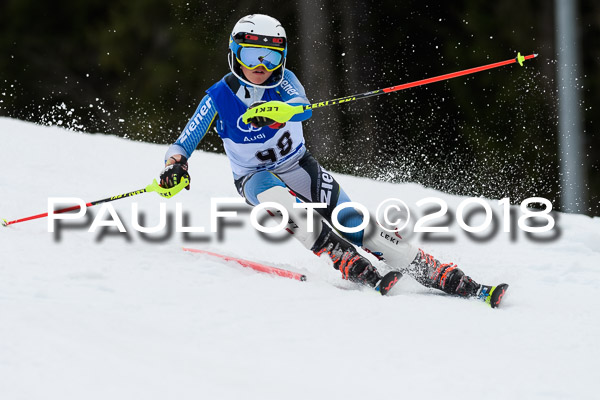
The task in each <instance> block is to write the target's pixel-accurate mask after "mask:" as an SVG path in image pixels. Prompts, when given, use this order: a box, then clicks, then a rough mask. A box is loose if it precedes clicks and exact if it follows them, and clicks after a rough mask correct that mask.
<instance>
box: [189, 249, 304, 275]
mask: <svg viewBox="0 0 600 400" xmlns="http://www.w3.org/2000/svg"><path fill="white" fill-rule="evenodd" d="M183 251H189V252H191V253H200V254H205V255H208V256H211V257H215V258H219V259H221V260H225V261H233V262H235V263H237V264H239V265H241V266H242V267H246V268H251V269H253V270H255V271H258V272H264V273H266V274H270V275H278V276H282V277H284V278H290V279H295V280H297V281H305V280H306V275H303V274H300V273H298V272H292V271H288V270H287V269H281V268H277V267H272V266H270V265H265V264H260V263H257V262H254V261H249V260H244V259H242V258H237V257H231V256H226V255H223V254H219V253H213V252H212V251H208V250H200V249H190V248H186V247H184V248H183Z"/></svg>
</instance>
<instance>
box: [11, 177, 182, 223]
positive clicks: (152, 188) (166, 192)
mask: <svg viewBox="0 0 600 400" xmlns="http://www.w3.org/2000/svg"><path fill="white" fill-rule="evenodd" d="M189 183H190V182H189V180H188V179H185V178H184V179H183V180H182V181H181V182H180V183H179V184H178V185H177V186H174V187H172V188H170V189H167V188H162V187H160V185H159V184H158V182H156V179H155V180H154V181H152V183H151V184H149V185H148V186H146V187H145V188H143V189H140V190H135V191H133V192H129V193H123V194H119V195H116V196H112V197H107V198H106V199H102V200H96V201H90V202H89V203H86V204H85V206H86V207H92V206H95V205H98V204H101V203H108V202H109V201H115V200H119V199H123V198H125V197H132V196H137V195H138V194H142V193H148V192H156V193H158V194H159V195H160V196H162V197H166V198H169V197H173V196H175V195H176V194H177V193H179V192H180V191H181V190H182V189H183V188H184V187H186V186H187V185H189ZM80 208H81V207H80V206H79V205H77V206H72V207H66V208H61V209H60V210H55V211H54V214H62V213H66V212H69V211H75V210H78V209H80ZM47 216H48V213H47V212H46V213H43V214H37V215H32V216H31V217H25V218H20V219H15V220H14V221H7V220H5V219H3V220H2V221H1V223H2V226H8V225H12V224H17V223H19V222H25V221H31V220H32V219H38V218H45V217H47Z"/></svg>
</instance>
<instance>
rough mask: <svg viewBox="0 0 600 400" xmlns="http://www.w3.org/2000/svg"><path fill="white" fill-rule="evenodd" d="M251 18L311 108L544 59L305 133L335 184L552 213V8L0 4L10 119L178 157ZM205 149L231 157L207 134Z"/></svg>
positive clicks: (591, 23)
mask: <svg viewBox="0 0 600 400" xmlns="http://www.w3.org/2000/svg"><path fill="white" fill-rule="evenodd" d="M579 5H580V7H579V10H578V14H579V34H580V38H581V48H582V49H583V57H582V58H583V59H582V60H580V66H581V68H580V73H581V77H580V79H579V80H578V81H579V82H581V88H580V89H581V91H582V95H583V96H582V99H583V101H582V104H581V107H582V110H583V113H582V115H583V117H584V119H585V125H584V126H585V135H586V142H585V146H586V154H585V155H584V157H583V162H584V163H585V165H586V172H587V181H588V183H589V204H590V210H589V213H590V214H594V215H598V214H599V213H600V205H599V203H600V201H599V199H600V179H599V178H598V176H599V175H598V174H599V169H600V155H599V154H598V151H597V150H596V149H598V148H600V135H599V134H598V125H599V124H600V119H599V118H600V117H598V112H597V107H600V73H598V71H600V41H598V37H600V4H599V3H598V2H596V1H593V0H582V1H580V3H579ZM255 12H260V13H266V14H270V15H272V16H274V17H276V18H278V19H279V20H280V21H281V22H282V23H283V24H284V26H285V28H286V30H287V33H288V39H289V56H288V63H287V66H288V68H290V69H291V70H293V71H294V72H295V73H297V75H298V76H299V77H300V80H301V81H302V82H303V84H304V85H305V88H306V90H307V93H308V96H309V98H310V99H311V100H312V101H319V100H326V99H331V98H335V97H341V96H346V95H350V94H354V93H361V92H364V91H369V90H373V89H378V88H382V87H388V86H392V85H396V84H400V83H405V82H409V81H413V80H419V79H422V78H426V77H430V76H435V75H440V74H444V73H448V72H453V71H457V70H461V69H465V68H470V67H474V66H479V65H483V64H487V63H491V62H495V61H501V60H505V59H508V58H511V57H514V56H515V55H516V53H517V51H520V52H521V53H523V54H530V53H533V52H536V53H539V54H540V57H538V58H537V59H536V60H533V61H529V62H527V63H526V64H525V67H524V68H521V67H519V66H514V65H513V66H509V67H504V68H501V69H496V70H492V71H489V72H483V73H479V74H476V75H471V76H468V77H463V78H458V79H454V80H451V81H447V82H441V83H436V84H433V85H429V86H423V87H418V88H414V89H410V90H406V91H402V92H398V93H395V94H390V95H385V96H381V97H376V98H373V99H368V100H363V101H360V102H353V103H349V104H346V105H340V106H337V107H329V108H326V109H323V110H315V112H314V116H313V118H312V119H311V120H310V121H308V122H307V123H306V124H305V131H306V136H307V141H308V145H309V148H310V149H311V151H312V152H313V153H314V154H315V155H316V156H317V157H318V158H319V159H320V160H321V161H322V163H323V164H325V165H326V166H327V167H329V168H331V169H333V170H336V171H340V172H345V173H350V174H354V175H364V176H369V177H373V178H378V179H384V180H390V181H394V182H401V181H411V182H419V183H422V184H425V185H428V186H431V187H434V188H438V189H442V190H444V191H447V192H451V193H457V194H464V195H471V196H478V195H483V196H487V197H493V198H502V197H511V199H513V201H514V202H519V201H520V200H522V199H523V198H526V197H531V196H542V197H547V198H548V199H550V200H552V201H553V203H554V204H558V201H559V199H560V187H559V183H558V182H559V179H558V176H559V175H558V174H559V170H558V157H559V156H558V153H557V118H558V117H557V111H558V108H557V88H556V51H555V45H554V30H555V28H554V16H553V13H554V10H553V2H552V1H544V0H536V1H528V2H521V1H499V2H489V1H478V0H461V1H454V2H427V1H403V2H397V1H378V2H368V1H367V2H364V1H354V0H348V1H341V0H332V1H312V0H307V1H301V0H297V1H289V2H281V1H272V0H261V1H256V0H241V1H230V0H222V1H219V2H217V1H190V0H187V1H183V0H172V1H161V0H115V1H107V0H103V1H100V0H85V1H80V0H59V1H55V2H40V1H33V0H5V1H4V2H3V3H2V4H1V5H0V26H1V27H2V34H1V35H0V53H1V54H2V57H1V58H0V101H1V103H0V115H2V116H10V117H15V118H20V119H24V120H29V121H35V122H38V123H42V124H59V125H62V126H65V127H67V128H73V129H76V130H83V131H87V132H105V133H110V134H116V135H121V136H127V137H129V138H132V139H134V140H143V141H150V142H157V143H165V144H166V143H170V142H172V141H173V140H174V139H175V138H177V136H178V135H179V133H180V130H181V129H182V128H183V126H184V125H185V123H186V122H187V119H188V118H189V116H190V115H191V114H192V112H193V110H194V109H195V107H196V105H197V103H198V101H199V100H200V99H201V98H202V96H203V95H204V90H205V89H206V88H208V87H209V86H210V85H211V84H212V83H213V82H215V81H216V80H218V79H220V78H221V77H222V76H223V75H224V74H225V73H226V72H228V66H227V61H226V52H227V44H228V36H229V33H230V31H231V28H232V27H233V25H234V24H235V22H236V21H237V20H238V19H239V18H240V17H241V16H243V15H246V14H249V13H255ZM14 134H18V132H15V133H14ZM0 147H1V143H0ZM200 148H202V149H204V150H209V151H221V149H222V146H221V145H220V141H219V139H218V137H217V136H216V134H213V135H209V136H207V138H205V140H204V141H203V143H201V145H200Z"/></svg>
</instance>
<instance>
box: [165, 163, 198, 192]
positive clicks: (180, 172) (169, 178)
mask: <svg viewBox="0 0 600 400" xmlns="http://www.w3.org/2000/svg"><path fill="white" fill-rule="evenodd" d="M184 178H185V179H187V180H188V181H191V180H192V179H191V178H190V174H189V173H188V163H187V158H186V157H185V156H183V155H177V156H173V157H171V158H169V160H168V161H167V166H166V167H165V169H163V170H162V172H161V173H160V186H161V187H163V188H167V189H170V188H172V187H175V186H177V185H178V184H179V183H180V182H181V180H182V179H184ZM185 188H186V189H187V190H190V185H187V186H186V187H185Z"/></svg>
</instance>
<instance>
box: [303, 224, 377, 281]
mask: <svg viewBox="0 0 600 400" xmlns="http://www.w3.org/2000/svg"><path fill="white" fill-rule="evenodd" d="M311 250H312V252H313V253H315V254H316V255H317V256H321V255H322V254H327V255H329V257H330V258H331V261H333V267H334V268H335V269H337V270H339V271H340V272H341V273H342V278H343V279H348V280H350V281H352V282H359V283H362V284H364V285H368V286H371V287H375V286H376V285H377V283H378V282H379V281H380V280H381V275H379V272H377V269H376V268H375V267H374V266H373V265H371V263H370V262H369V260H367V259H366V258H364V257H363V256H361V255H360V254H359V253H358V251H357V250H356V247H354V246H353V245H352V244H351V243H350V242H348V241H346V240H345V239H342V238H341V237H340V236H339V235H337V234H336V233H335V232H334V231H333V230H332V229H331V228H330V227H329V225H327V224H325V223H323V229H322V231H321V234H320V235H319V238H318V239H317V241H316V242H315V244H314V245H313V247H312V249H311Z"/></svg>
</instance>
